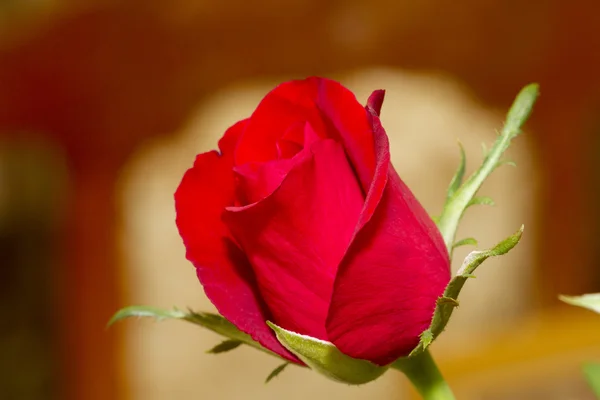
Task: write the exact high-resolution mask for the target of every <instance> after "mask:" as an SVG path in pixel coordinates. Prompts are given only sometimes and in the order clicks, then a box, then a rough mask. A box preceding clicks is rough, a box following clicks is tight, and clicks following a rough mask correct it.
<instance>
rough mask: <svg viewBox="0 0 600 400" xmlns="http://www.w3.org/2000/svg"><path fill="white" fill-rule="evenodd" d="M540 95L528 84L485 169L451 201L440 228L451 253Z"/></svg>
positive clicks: (447, 203) (479, 171) (467, 183)
mask: <svg viewBox="0 0 600 400" xmlns="http://www.w3.org/2000/svg"><path fill="white" fill-rule="evenodd" d="M537 96H538V86H537V85H536V84H530V85H527V86H526V87H525V88H523V90H521V92H520V93H519V95H518V96H517V98H516V99H515V102H514V103H513V105H512V107H511V108H510V110H509V112H508V115H507V117H506V122H505V124H504V128H503V129H502V131H501V132H500V135H499V136H498V138H497V139H496V142H495V143H494V146H493V147H492V149H491V150H490V152H489V153H488V154H487V155H486V157H485V159H484V160H483V164H482V165H481V167H479V169H478V170H477V171H475V173H474V174H473V175H471V176H470V177H469V179H468V180H467V181H466V182H465V183H464V184H463V185H462V186H461V187H460V188H459V189H458V190H457V191H456V192H455V193H453V194H452V196H451V198H449V199H448V200H447V202H446V205H445V206H444V210H443V211H442V215H441V216H440V218H439V220H438V223H437V225H438V228H439V230H440V232H441V234H442V237H443V238H444V243H446V246H447V247H448V251H449V252H450V254H452V245H453V243H454V237H455V235H456V230H457V229H458V223H459V222H460V219H461V217H462V215H463V213H464V211H465V210H466V209H467V207H468V206H469V203H470V202H471V200H472V199H473V197H474V196H475V194H476V193H477V191H478V190H479V188H480V187H481V185H482V184H483V182H484V181H485V179H486V178H487V177H488V176H489V175H490V174H491V173H492V172H493V171H494V170H495V169H496V168H497V167H498V166H499V165H501V161H500V159H501V157H502V154H503V153H504V152H505V151H506V149H508V146H509V145H510V142H511V140H512V139H514V138H515V137H516V136H518V135H519V133H520V132H521V126H522V125H523V124H524V123H525V121H527V118H528V117H529V114H530V113H531V109H532V107H533V104H534V103H535V100H536V98H537ZM461 177H462V174H461Z"/></svg>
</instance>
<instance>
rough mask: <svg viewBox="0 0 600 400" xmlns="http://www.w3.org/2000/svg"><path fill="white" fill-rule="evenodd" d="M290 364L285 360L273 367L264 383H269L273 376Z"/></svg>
mask: <svg viewBox="0 0 600 400" xmlns="http://www.w3.org/2000/svg"><path fill="white" fill-rule="evenodd" d="M288 365H290V363H288V362H285V363H283V364H281V365H280V366H279V367H277V368H275V369H274V370H273V371H271V373H270V374H269V376H267V379H266V380H265V383H269V382H271V380H272V379H273V378H275V377H276V376H277V375H279V374H280V373H282V372H283V370H284V369H285V368H286V367H287V366H288Z"/></svg>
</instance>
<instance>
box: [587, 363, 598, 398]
mask: <svg viewBox="0 0 600 400" xmlns="http://www.w3.org/2000/svg"><path fill="white" fill-rule="evenodd" d="M583 374H584V376H585V379H586V380H587V382H588V383H589V385H590V387H591V388H592V391H593V392H594V394H595V395H596V397H597V398H598V399H599V400H600V364H596V363H593V364H592V363H590V364H586V365H584V366H583Z"/></svg>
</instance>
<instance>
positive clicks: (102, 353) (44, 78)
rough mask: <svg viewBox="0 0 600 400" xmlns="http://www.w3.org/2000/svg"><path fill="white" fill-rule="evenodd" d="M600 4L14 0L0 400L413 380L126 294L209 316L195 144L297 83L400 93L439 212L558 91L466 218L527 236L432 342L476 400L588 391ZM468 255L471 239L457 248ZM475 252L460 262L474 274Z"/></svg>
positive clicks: (127, 399) (371, 394)
mask: <svg viewBox="0 0 600 400" xmlns="http://www.w3.org/2000/svg"><path fill="white" fill-rule="evenodd" d="M598 71H600V3H599V2H598V1H596V0H575V1H571V2H566V1H560V0H546V1H530V2H522V1H517V0H504V1H500V0H487V1H481V0H463V1H460V2H456V1H446V0H439V1H416V0H394V1H389V0H372V1H368V2H367V1H359V0H343V1H340V0H335V1H334V0H288V1H272V0H265V1H256V2H246V1H239V0H226V1H207V0H173V1H170V2H164V1H155V0H144V1H134V0H129V1H110V0H93V1H87V2H79V1H73V0H35V1H34V0H28V1H17V0H3V1H0V313H1V314H0V315H1V318H0V354H1V356H0V399H6V400H13V399H14V400H20V399H23V400H29V399H32V400H34V399H35V400H37V399H42V400H45V399H60V400H62V399H64V400H96V399H98V400H100V399H102V400H106V399H114V400H137V399H144V400H164V399H200V398H211V399H238V398H248V399H253V398H255V399H280V398H286V399H305V398H313V399H315V400H316V399H331V398H346V399H364V398H386V399H407V398H414V393H412V392H411V390H410V389H409V388H408V385H407V382H406V381H405V380H404V378H403V377H401V376H400V375H399V374H396V373H394V372H390V373H388V374H387V375H386V376H385V377H383V378H382V379H380V380H378V381H377V382H375V383H372V384H369V385H366V386H363V387H358V388H354V387H352V388H351V387H346V386H343V385H339V384H335V383H332V382H329V381H326V380H325V379H324V378H321V377H319V376H317V375H316V374H311V373H310V372H309V371H306V370H303V369H300V368H289V369H288V370H286V371H285V372H284V373H283V374H282V375H281V376H280V377H278V378H277V379H276V380H275V381H273V382H271V383H269V384H268V385H264V379H265V378H266V376H267V375H268V374H269V372H270V371H271V370H272V369H273V368H274V367H275V366H277V365H278V362H277V360H275V359H271V358H270V357H267V356H264V355H263V354H258V353H256V352H255V351H253V350H251V349H244V348H240V349H236V350H235V351H232V352H231V353H227V354H224V355H220V356H213V355H209V354H205V353H204V352H205V350H207V349H209V348H210V347H212V346H213V345H214V344H216V343H218V341H219V338H218V337H217V336H216V335H214V334H212V333H210V332H207V331H202V330H200V329H199V328H197V327H195V326H191V325H190V326H188V325H186V324H185V323H183V322H164V323H153V322H149V321H127V322H125V323H122V324H119V325H117V326H115V327H112V328H110V329H106V322H107V321H108V319H109V317H110V316H111V315H112V314H113V313H114V312H115V311H116V310H117V309H118V308H120V307H122V306H125V305H129V304H149V305H155V306H160V307H166V308H169V307H171V306H180V307H185V306H189V307H192V308H194V309H198V310H209V311H210V310H213V309H212V306H211V305H210V303H209V302H208V301H207V300H206V298H205V297H204V294H203V292H202V290H201V287H200V286H199V284H198V283H197V281H196V278H195V274H194V271H193V267H192V266H191V265H190V264H189V263H188V262H187V261H186V260H185V257H184V248H183V245H182V244H181V241H180V239H179V237H178V235H177V232H176V229H175V224H174V216H175V214H174V210H173V199H172V195H173V192H174V190H175V188H176V187H177V184H178V183H179V180H180V179H181V177H182V176H183V173H184V172H185V170H186V168H188V167H189V166H191V164H192V162H193V157H194V155H195V154H196V153H199V152H203V151H207V150H209V149H212V148H215V146H216V141H217V140H218V138H219V137H220V135H221V134H222V133H223V132H224V130H225V129H226V128H227V127H228V126H229V125H231V124H233V123H234V122H236V121H237V120H239V119H241V118H244V117H246V116H248V115H249V114H250V113H251V112H252V110H253V108H254V107H255V106H256V104H257V103H258V101H259V100H260V99H261V98H262V96H264V94H265V93H267V92H268V91H269V90H270V89H272V88H273V87H274V86H275V85H276V84H277V83H279V82H281V81H283V80H286V79H291V78H303V77H305V76H309V75H325V76H328V77H332V78H334V79H337V80H340V81H341V82H342V83H343V84H345V85H346V86H348V87H349V88H350V89H352V90H353V91H354V92H355V93H356V95H357V98H358V99H359V100H360V101H363V102H364V101H365V100H366V98H367V96H368V94H369V93H370V91H372V90H374V89H380V88H384V89H386V90H387V97H386V103H385V104H384V109H383V114H382V119H383V124H384V126H385V127H386V130H387V132H388V134H389V135H390V140H391V146H392V154H393V161H394V164H395V166H396V169H397V170H398V171H399V173H400V175H401V176H402V177H403V179H404V180H405V181H406V182H407V183H408V185H409V186H410V187H411V188H412V189H413V191H414V192H415V194H416V195H417V197H418V198H419V199H420V200H421V202H422V203H423V204H424V205H425V207H426V209H427V210H428V211H429V212H430V213H431V214H432V215H434V214H437V213H439V212H440V209H441V206H442V203H443V199H444V195H445V189H446V187H447V184H448V182H449V180H450V178H451V176H452V174H453V172H454V169H455V168H456V166H457V163H458V147H457V145H456V141H457V139H460V141H461V142H462V143H463V144H464V145H465V148H466V150H467V153H468V161H469V163H470V164H469V170H471V171H472V170H473V168H475V166H476V165H477V164H478V163H479V162H480V160H481V143H482V142H485V143H488V144H490V143H491V142H492V141H493V139H494V137H495V134H496V130H497V129H498V128H500V127H501V126H502V118H503V114H504V112H505V111H506V110H507V108H508V106H509V105H510V103H511V101H512V99H513V98H514V96H515V94H516V93H517V92H518V90H519V89H520V88H521V87H522V86H523V85H525V84H526V83H529V82H532V81H536V82H539V83H540V84H541V91H542V96H541V98H540V99H539V102H538V104H537V105H536V108H535V111H534V113H533V116H532V118H531V120H530V121H529V122H528V124H527V126H526V132H525V134H524V135H522V136H521V137H519V138H518V140H516V141H515V143H514V145H513V146H512V148H511V149H510V151H509V154H508V156H509V158H510V159H512V160H514V161H516V163H517V165H518V167H517V168H516V169H515V168H510V167H504V168H502V169H500V170H498V171H497V172H496V173H495V174H494V175H493V176H492V178H491V179H490V180H489V181H488V183H486V185H485V186H484V188H483V189H482V194H486V195H491V196H492V197H493V198H494V199H495V200H496V203H497V206H496V207H494V208H486V207H480V208H477V209H472V210H469V212H468V214H467V216H466V218H465V220H464V224H463V226H462V227H461V230H460V235H461V236H464V237H467V236H474V237H476V238H477V239H479V242H480V246H482V247H487V246H490V245H493V244H494V243H495V242H496V241H497V240H499V239H501V238H503V237H505V236H507V235H508V234H511V233H512V232H514V231H515V230H516V229H517V228H518V227H519V226H520V224H521V223H525V225H526V233H525V236H524V238H523V240H522V242H521V244H520V245H519V246H518V248H516V249H515V250H514V251H513V252H511V253H510V254H509V255H507V256H505V257H503V258H502V259H501V260H492V261H490V262H489V263H486V264H485V265H484V266H483V267H482V268H481V270H480V271H479V273H478V278H477V279H476V280H475V281H470V282H469V284H468V285H467V288H466V289H465V292H464V297H462V301H461V307H460V309H459V311H458V312H457V313H456V316H455V318H454V319H453V320H452V322H451V324H450V326H449V329H448V331H447V332H446V333H445V334H444V336H443V337H442V338H441V339H440V341H439V342H436V344H435V345H434V347H433V352H434V354H435V355H436V357H437V358H438V360H439V363H440V366H441V368H442V370H443V372H444V373H445V375H446V376H447V377H448V379H449V380H450V383H451V384H452V385H453V387H454V388H455V390H456V392H457V395H458V397H459V398H462V399H490V400H492V399H582V400H587V399H591V398H592V397H591V393H590V392H589V390H588V389H587V388H586V386H585V384H584V382H583V379H582V378H581V376H580V365H581V363H582V362H584V361H587V360H599V359H600V317H598V316H595V315H594V314H592V313H589V312H585V311H582V310H578V309H574V308H569V307H567V306H564V305H561V304H559V302H558V301H557V295H558V294H559V293H565V294H579V293H584V292H597V291H600V246H599V245H600V228H599V226H600V211H599V210H598V204H600V169H599V168H598V166H597V164H598V159H599V157H600V139H599V135H600V76H599V74H598ZM469 250H470V249H466V248H465V249H461V250H460V251H459V252H457V254H456V260H455V264H460V259H461V257H462V256H464V255H466V254H467V252H468V251H469ZM456 267H457V265H454V268H456Z"/></svg>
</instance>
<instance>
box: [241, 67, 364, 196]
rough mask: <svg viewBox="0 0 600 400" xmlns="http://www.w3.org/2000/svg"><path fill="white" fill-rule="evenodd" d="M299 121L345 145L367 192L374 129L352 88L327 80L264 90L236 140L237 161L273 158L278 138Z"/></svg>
mask: <svg viewBox="0 0 600 400" xmlns="http://www.w3.org/2000/svg"><path fill="white" fill-rule="evenodd" d="M298 122H308V123H309V124H310V125H311V126H312V127H313V129H314V130H315V132H316V133H317V134H318V135H319V136H320V137H322V138H327V137H329V138H332V139H335V140H337V141H339V142H340V143H342V144H343V145H344V148H345V150H346V152H347V154H348V157H349V158H350V160H351V163H352V166H353V168H354V169H355V171H356V174H357V175H358V177H359V179H360V182H361V184H362V188H363V191H364V193H366V192H367V191H368V188H369V187H370V185H371V179H372V177H373V174H374V169H375V151H374V148H373V133H372V130H371V126H370V125H369V122H368V117H367V113H366V112H365V110H364V108H363V107H362V106H361V105H360V103H359V102H358V101H357V100H356V97H355V96H354V94H353V93H352V92H350V91H349V90H348V89H346V88H345V87H343V86H342V85H341V84H339V83H338V82H335V81H332V80H329V79H323V78H316V77H312V78H307V79H305V80H297V81H290V82H286V83H283V84H281V85H279V86H277V87H276V88H275V89H274V90H273V91H271V92H270V93H268V94H267V95H266V96H265V98H264V99H263V100H262V101H261V103H260V104H259V105H258V107H257V109H256V110H255V111H254V113H253V114H252V117H251V118H250V123H249V124H248V127H247V129H246V131H245V132H244V135H243V136H242V138H241V139H240V142H239V145H238V148H237V151H236V155H235V163H236V165H241V164H245V163H248V162H265V161H268V160H273V159H276V158H277V156H278V147H277V143H278V140H279V139H280V138H281V136H282V135H283V134H284V133H285V132H286V130H287V129H288V127H290V126H293V125H294V124H297V123H298Z"/></svg>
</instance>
